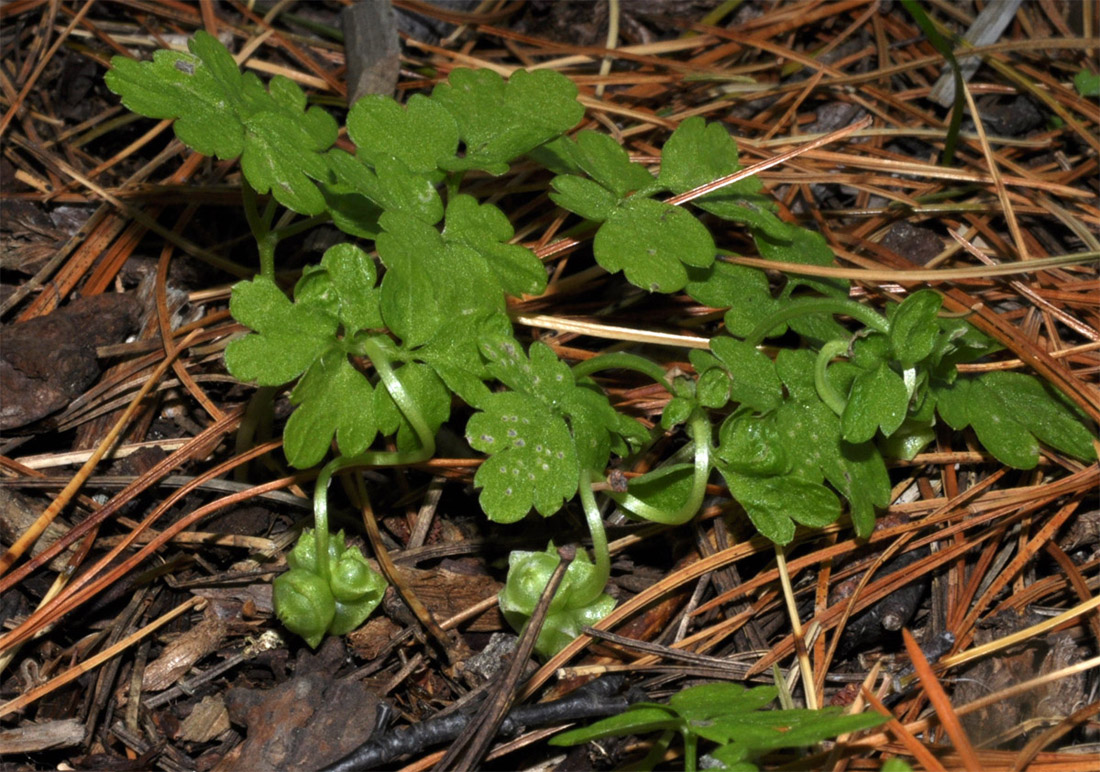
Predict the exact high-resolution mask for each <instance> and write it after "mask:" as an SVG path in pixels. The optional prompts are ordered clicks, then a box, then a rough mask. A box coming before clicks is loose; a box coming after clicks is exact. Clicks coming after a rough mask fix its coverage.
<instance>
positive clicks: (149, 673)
mask: <svg viewBox="0 0 1100 772" xmlns="http://www.w3.org/2000/svg"><path fill="white" fill-rule="evenodd" d="M223 638H225V622H224V621H222V620H221V619H219V618H218V617H217V616H213V615H211V616H207V617H206V618H205V619H203V620H202V621H201V622H199V623H198V624H197V625H195V626H194V627H192V628H191V629H190V630H188V631H187V632H185V633H183V634H182V635H181V636H180V637H179V638H177V639H176V640H174V641H172V642H171V643H170V644H168V645H167V646H165V647H164V651H162V652H161V654H160V656H159V657H157V658H156V659H155V660H153V661H152V662H150V663H149V666H148V667H147V668H145V675H144V676H143V677H142V679H141V688H142V691H146V692H160V691H164V690H165V689H167V688H168V687H170V686H174V685H175V684H176V682H177V681H179V680H180V679H181V678H183V677H184V676H185V675H187V671H188V670H190V669H191V667H192V666H193V665H194V664H195V663H196V662H198V661H199V660H201V659H202V658H203V657H205V656H207V655H209V654H212V653H213V652H215V651H217V650H218V647H219V646H221V643H222V639H223Z"/></svg>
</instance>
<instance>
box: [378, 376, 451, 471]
mask: <svg viewBox="0 0 1100 772" xmlns="http://www.w3.org/2000/svg"><path fill="white" fill-rule="evenodd" d="M394 375H395V376H396V378H397V380H398V381H400V382H401V385H402V387H404V389H405V393H406V394H407V395H408V396H409V398H410V399H411V400H412V402H413V404H415V405H416V407H417V409H418V410H419V411H420V416H421V418H423V419H424V422H425V423H426V424H428V430H429V431H430V432H431V433H432V434H433V435H434V434H435V433H436V432H438V431H439V427H440V426H442V425H443V424H444V422H445V421H446V420H447V419H448V418H450V417H451V393H450V391H448V390H447V387H446V386H445V385H444V384H443V381H441V380H440V379H439V376H438V375H436V373H435V371H434V370H433V369H432V368H431V367H428V366H427V365H422V364H419V363H417V362H410V363H409V364H407V365H404V366H402V367H399V368H397V370H395V371H394ZM374 415H375V420H376V421H377V423H378V431H379V432H381V433H382V434H383V435H385V436H387V437H388V436H390V435H392V434H394V433H395V432H396V433H397V449H398V450H399V451H412V450H418V449H419V448H420V447H421V445H420V441H419V438H418V437H417V434H416V430H415V429H413V427H412V424H410V423H409V421H408V419H407V418H406V417H405V414H404V412H402V410H401V408H399V407H398V406H397V403H395V402H394V400H393V395H391V394H390V391H389V388H388V387H386V386H385V385H384V384H383V385H380V386H379V387H378V388H376V389H375V390H374Z"/></svg>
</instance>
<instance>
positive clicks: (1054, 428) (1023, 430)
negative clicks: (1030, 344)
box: [967, 371, 1096, 469]
mask: <svg viewBox="0 0 1100 772" xmlns="http://www.w3.org/2000/svg"><path fill="white" fill-rule="evenodd" d="M967 397H968V403H969V404H968V406H967V414H968V416H969V419H970V423H971V424H972V425H973V427H974V431H975V432H976V433H977V435H978V439H979V440H981V443H982V445H984V446H985V447H986V449H987V450H989V452H990V453H992V454H993V455H994V456H996V457H997V459H998V460H999V461H1001V462H1003V463H1005V464H1008V465H1009V466H1014V467H1016V468H1017V469H1032V468H1034V466H1035V465H1036V464H1037V463H1038V461H1039V448H1038V443H1037V442H1036V439H1038V440H1041V441H1043V442H1045V443H1046V444H1048V445H1050V446H1051V447H1053V448H1056V449H1057V450H1060V451H1062V452H1064V453H1067V454H1069V455H1071V456H1074V457H1076V458H1079V459H1082V460H1085V461H1093V460H1095V459H1096V451H1095V450H1094V448H1093V444H1092V439H1093V437H1094V435H1093V433H1092V432H1090V431H1089V429H1088V428H1087V427H1086V425H1085V424H1086V420H1087V419H1086V418H1085V417H1084V415H1083V414H1082V413H1081V412H1080V411H1079V410H1077V409H1076V408H1075V407H1073V406H1071V405H1070V404H1069V402H1068V401H1067V400H1065V399H1064V398H1062V397H1061V396H1060V395H1059V394H1058V393H1057V392H1056V391H1054V390H1053V389H1052V388H1051V387H1049V386H1047V385H1046V384H1045V383H1043V382H1042V381H1040V380H1039V379H1037V378H1034V377H1033V376H1030V375H1025V374H1024V373H1011V372H997V371H994V372H991V373H985V374H984V375H982V376H981V377H979V378H976V379H974V380H973V381H972V382H971V386H970V388H969V390H968V393H967Z"/></svg>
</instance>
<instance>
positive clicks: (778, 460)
mask: <svg viewBox="0 0 1100 772" xmlns="http://www.w3.org/2000/svg"><path fill="white" fill-rule="evenodd" d="M718 436H719V442H720V443H721V444H720V445H719V446H718V448H717V449H716V450H715V455H716V456H717V457H718V459H719V460H720V461H721V462H722V463H723V464H725V466H726V467H727V468H729V469H730V470H732V471H734V472H738V473H740V474H749V475H776V474H786V473H787V472H788V471H790V464H789V463H788V462H787V453H786V451H785V450H784V449H783V443H782V441H781V440H780V437H779V429H778V428H776V425H775V417H774V416H754V415H748V414H745V413H735V414H734V415H731V416H730V417H729V418H727V419H726V420H725V421H724V422H723V423H722V428H721V429H720V430H719V435H718Z"/></svg>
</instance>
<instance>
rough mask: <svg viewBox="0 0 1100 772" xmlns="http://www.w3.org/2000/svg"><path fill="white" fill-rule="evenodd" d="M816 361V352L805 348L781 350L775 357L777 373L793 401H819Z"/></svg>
mask: <svg viewBox="0 0 1100 772" xmlns="http://www.w3.org/2000/svg"><path fill="white" fill-rule="evenodd" d="M814 360H815V357H814V352H812V351H810V350H809V349H804V348H799V349H790V348H781V349H779V353H778V354H776V355H775V372H776V374H777V375H778V376H779V380H781V381H783V385H784V386H786V387H787V391H788V393H789V394H790V395H791V397H792V398H793V399H795V400H799V401H803V400H808V401H817V399H818V397H817V386H815V385H814Z"/></svg>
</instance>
